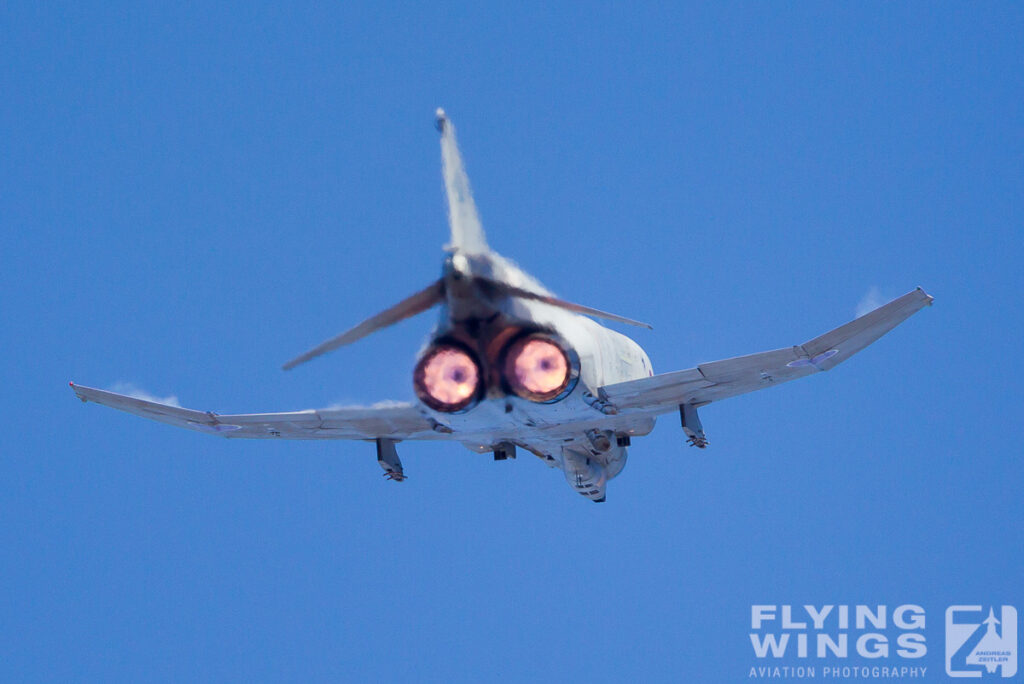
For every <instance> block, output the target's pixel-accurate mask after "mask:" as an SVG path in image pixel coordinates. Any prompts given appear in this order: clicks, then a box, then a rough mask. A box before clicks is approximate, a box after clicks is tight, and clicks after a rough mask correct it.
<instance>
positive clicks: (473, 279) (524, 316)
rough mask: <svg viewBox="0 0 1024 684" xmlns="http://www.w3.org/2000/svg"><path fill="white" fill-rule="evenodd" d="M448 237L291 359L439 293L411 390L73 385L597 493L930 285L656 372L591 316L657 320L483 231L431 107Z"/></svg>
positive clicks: (448, 127)
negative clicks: (573, 289)
mask: <svg viewBox="0 0 1024 684" xmlns="http://www.w3.org/2000/svg"><path fill="white" fill-rule="evenodd" d="M436 126H437V129H438V131H440V134H441V158H442V167H443V175H444V185H445V190H446V194H447V200H448V222H449V227H450V230H451V241H450V243H449V244H448V245H447V246H446V247H445V256H444V261H443V265H442V274H441V277H440V279H438V280H436V281H435V282H433V283H431V284H430V285H428V286H427V287H425V288H424V289H423V290H421V291H419V292H417V293H415V294H413V295H411V296H409V297H407V298H405V299H403V300H402V301H400V302H399V303H397V304H395V305H394V306H392V307H391V308H389V309H387V310H386V311H382V312H381V313H379V314H377V315H375V316H372V317H370V318H368V319H366V320H365V321H363V322H362V323H360V324H359V325H357V326H355V327H354V328H352V329H351V330H348V331H347V332H344V333H342V334H340V335H338V336H337V337H334V338H332V339H330V340H327V341H326V342H324V343H323V344H320V345H319V346H317V347H315V348H313V349H311V350H310V351H308V352H306V353H304V354H302V355H300V356H298V357H296V358H295V359H292V360H291V361H289V362H288V363H286V364H285V365H284V368H285V369H291V368H295V367H296V366H298V365H300V364H303V363H306V362H307V361H310V360H312V359H314V358H316V357H318V356H321V355H323V354H326V353H327V352H329V351H332V350H334V349H337V348H338V347H341V346H344V345H347V344H351V343H353V342H355V341H357V340H360V339H362V338H363V337H366V336H367V335H369V334H371V333H373V332H374V331H376V330H380V329H381V328H385V327H387V326H390V325H393V324H395V323H397V322H398V321H401V320H404V319H406V318H409V317H410V316H414V315H416V314H419V313H422V312H424V311H427V310H428V309H431V308H432V307H434V306H439V307H440V317H439V319H438V321H437V324H436V326H435V327H434V329H433V331H432V333H431V335H430V341H429V343H428V344H427V345H426V346H425V347H424V349H423V350H422V351H421V353H420V354H419V356H418V360H417V361H416V364H415V366H414V367H413V369H412V385H413V389H414V391H415V395H416V397H417V401H415V402H410V403H394V402H387V403H385V404H378V405H375V406H370V407H343V408H325V409H317V410H306V411H294V412H287V413H244V414H218V413H213V412H210V411H195V410H192V409H186V408H180V407H178V406H168V405H165V404H160V403H156V402H153V401H149V400H146V399H142V398H137V397H131V396H126V395H122V394H116V393H114V392H109V391H106V390H102V389H94V388H91V387H85V386H82V385H76V384H75V383H71V388H72V389H73V390H74V392H75V394H76V395H77V396H78V397H79V398H80V399H81V400H82V401H86V402H88V401H91V402H95V403H97V404H103V405H105V406H110V407H113V408H116V409H120V410H122V411H127V412H129V413H134V414H136V415H139V416H143V417H145V418H150V419H152V420H157V421H160V422H164V423H169V424H171V425H176V426H178V427H183V428H188V429H190V430H197V431H199V432H207V433H210V434H213V435H219V436H221V437H227V438H229V439H238V438H247V439H350V440H365V441H368V442H375V443H376V456H377V461H378V463H379V464H380V466H381V467H382V468H383V469H384V475H385V477H387V478H389V479H391V480H396V481H402V480H404V479H405V478H406V476H405V471H404V469H403V467H402V462H401V460H400V459H399V457H398V453H397V449H396V445H397V444H398V443H399V442H403V441H409V440H448V441H453V442H459V443H461V444H463V445H465V446H466V447H468V448H469V449H470V450H472V451H474V452H477V453H481V454H483V453H490V454H493V457H494V459H495V460H504V459H509V458H515V457H516V454H517V450H519V449H522V450H523V451H526V452H529V453H531V454H533V455H534V456H536V457H538V458H539V459H540V460H541V461H543V462H544V463H545V464H547V465H548V466H550V467H552V468H557V469H559V470H561V471H562V472H563V473H564V474H565V479H566V481H567V482H568V484H569V486H570V487H571V488H572V489H573V490H574V491H576V492H577V493H579V494H581V495H582V496H583V497H585V498H587V499H589V500H591V501H595V502H602V501H604V500H605V497H606V491H607V486H608V481H609V480H611V479H612V478H614V477H615V476H617V475H618V474H619V473H620V472H621V471H622V468H623V466H625V464H626V452H627V448H628V447H629V446H630V443H631V441H632V440H633V438H635V437H640V436H643V435H647V434H648V433H650V432H651V430H652V429H653V428H654V423H655V420H656V419H657V417H658V416H660V415H663V414H667V413H676V414H678V416H679V420H680V422H681V425H682V431H683V433H684V435H685V437H686V439H687V441H688V442H689V444H690V445H692V446H694V447H697V448H701V449H703V448H705V447H707V445H708V440H707V437H706V436H705V434H704V428H703V426H702V424H701V420H700V417H699V416H698V410H699V409H701V408H702V407H704V406H707V405H708V404H710V403H712V402H716V401H721V400H723V399H728V398H729V397H735V396H738V395H740V394H746V393H747V392H753V391H755V390H759V389H764V388H766V387H774V386H776V385H780V384H782V383H784V382H788V381H790V380H795V379H796V378H802V377H804V376H806V375H811V374H813V373H817V372H819V371H826V370H829V369H830V368H832V367H834V366H836V365H838V364H839V363H841V362H843V361H845V360H846V359H848V358H849V357H850V356H852V355H853V354H855V353H857V352H858V351H860V350H861V349H863V348H864V347H866V346H868V345H869V344H871V343H872V342H874V341H875V340H877V339H878V338H879V337H881V336H882V335H884V334H885V333H887V332H888V331H889V330H892V329H893V328H894V327H896V326H897V325H898V324H900V323H901V322H903V321H904V320H906V319H907V318H908V317H909V316H910V315H911V314H913V313H915V312H917V311H918V310H919V309H921V308H922V307H924V306H925V305H929V304H931V303H932V297H931V296H929V295H928V294H926V293H925V292H924V291H923V290H921V289H920V288H918V289H915V290H913V291H912V292H909V293H907V294H905V295H903V296H902V297H898V298H897V299H894V300H893V301H891V302H889V303H888V304H885V305H884V306H881V307H879V308H877V309H875V310H874V311H871V312H870V313H868V314H866V315H864V316H861V317H860V318H857V319H856V320H854V321H851V322H850V323H847V324H846V325H843V326H840V327H839V328H836V329H835V330H832V331H830V332H827V333H825V334H824V335H821V336H819V337H815V338H814V339H812V340H810V341H808V342H804V343H803V344H797V345H793V346H789V347H783V348H781V349H775V350H772V351H765V352H760V353H756V354H751V355H749V356H740V357H736V358H731V359H725V360H722V361H714V362H711V363H702V364H699V365H698V366H696V367H695V368H689V369H686V370H679V371H674V372H671V373H662V374H658V375H655V373H654V370H653V366H652V365H651V361H650V359H649V358H648V357H647V354H646V353H645V352H644V350H643V349H642V348H641V347H640V345H639V344H637V343H636V342H634V341H633V340H632V339H630V338H629V337H627V336H625V335H623V334H621V333H618V332H616V331H614V330H610V329H609V328H606V327H604V326H603V325H601V324H600V323H598V322H597V320H595V319H602V320H611V321H616V322H619V323H625V324H629V325H634V326H640V327H645V328H650V326H649V325H647V324H645V323H641V322H639V321H634V320H632V319H629V318H626V317H624V316H618V315H615V314H611V313H608V312H605V311H601V310H598V309H594V308H591V307H589V306H583V305H580V304H574V303H572V302H568V301H565V300H563V299H559V298H558V297H555V296H554V295H553V294H552V293H551V292H549V291H548V290H547V289H545V288H544V286H543V285H541V284H540V283H539V282H538V281H537V280H535V279H534V278H533V277H531V276H530V275H528V274H526V273H525V272H524V271H522V270H521V269H520V268H518V267H517V266H516V265H515V264H514V263H512V262H511V261H509V260H508V259H505V258H504V257H502V256H500V255H499V254H497V253H495V252H494V251H493V250H492V249H491V248H490V247H489V246H488V244H487V239H486V237H485V235H484V231H483V229H482V227H481V223H480V218H479V216H478V213H477V209H476V204H475V202H474V200H473V195H472V193H471V191H470V185H469V180H468V178H467V176H466V172H465V169H464V167H463V162H462V158H461V156H460V154H459V149H458V145H457V143H456V138H455V126H454V125H453V124H452V123H451V121H450V120H449V119H448V117H447V116H446V115H445V113H444V111H443V110H440V109H439V110H438V111H437V115H436Z"/></svg>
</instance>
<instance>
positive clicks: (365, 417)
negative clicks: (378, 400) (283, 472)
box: [71, 383, 446, 440]
mask: <svg viewBox="0 0 1024 684" xmlns="http://www.w3.org/2000/svg"><path fill="white" fill-rule="evenodd" d="M71 389H72V390H74V392H75V394H76V395H78V398H79V399H81V400H82V401H91V402H94V403H97V404H102V405H104V406H110V407H111V408H116V409H119V410H121V411H127V412H128V413H134V414H135V415H137V416H142V417H143V418H149V419H151V420H157V421H160V422H161V423H167V424H169V425H176V426H178V427H183V428H188V429H190V430H196V431H198V432H206V433H209V434H213V435H219V436H221V437H233V438H245V439H367V440H372V439H377V438H385V439H393V440H402V439H443V438H444V437H445V436H446V435H445V434H444V433H443V432H441V431H438V430H436V429H435V427H436V425H437V424H436V423H434V422H432V421H431V420H430V419H429V418H427V417H425V416H423V415H422V414H421V413H420V412H419V410H418V409H417V408H416V407H415V406H413V405H412V404H399V403H389V404H382V405H377V406H347V407H339V408H326V409H317V410H308V411H292V412H289V413H240V414H218V413H211V412H209V411H195V410H193V409H186V408H181V407H179V406H169V405H167V404H159V403H157V402H153V401H147V400H145V399H138V398H135V397H130V396H127V395H124V394H117V393H115V392H108V391H106V390H101V389H94V388H92V387H83V386H81V385H76V384H74V383H71Z"/></svg>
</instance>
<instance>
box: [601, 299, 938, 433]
mask: <svg viewBox="0 0 1024 684" xmlns="http://www.w3.org/2000/svg"><path fill="white" fill-rule="evenodd" d="M931 303H932V297H931V296H930V295H928V294H926V293H925V291H924V290H922V289H921V288H917V289H916V290H914V291H913V292H909V293H907V294H905V295H903V296H902V297H898V298H896V299H894V300H893V301H891V302H889V303H888V304H885V305H883V306H880V307H879V308H877V309H875V310H874V311H871V312H869V313H867V314H864V315H863V316H861V317H860V318H857V319H855V320H853V321H851V322H849V323H847V324H846V325H843V326H840V327H838V328H836V329H835V330H832V331H830V332H827V333H825V334H824V335H821V336H820V337H816V338H814V339H813V340H811V341H810V342H805V343H804V344H800V345H796V346H794V347H785V348H783V349H776V350H774V351H766V352H761V353H759V354H750V355H749V356H738V357H736V358H732V359H725V360H723V361H713V362H711V363H702V364H700V365H698V366H697V367H696V368H690V369H688V370H682V371H676V372H674V373H663V374H661V375H654V376H652V377H649V378H641V379H639V380H629V381H627V382H620V383H616V384H614V385H606V386H605V387H602V388H601V389H600V390H599V394H600V398H601V399H602V401H603V402H604V403H605V404H607V405H609V406H610V407H612V408H613V410H618V411H620V412H628V411H641V412H646V413H653V414H658V413H667V412H669V411H674V410H676V409H678V408H679V406H680V405H681V404H690V405H691V406H694V407H700V406H703V405H704V404H709V403H711V402H713V401H720V400H722V399H728V398H729V397H735V396H737V395H740V394H746V393H747V392H753V391H755V390H759V389H764V388H766V387H772V386H774V385H779V384H781V383H784V382H788V381H789V380H795V379H796V378H802V377H804V376H805V375H810V374H812V373H817V372H818V371H825V370H829V369H830V368H832V367H833V366H836V365H838V364H840V363H842V362H843V361H845V360H846V359H848V358H850V357H851V356H853V355H854V354H856V353H857V352H859V351H860V350H861V349H863V348H864V347H866V346H868V345H869V344H871V343H872V342H874V341H875V340H877V339H878V338H879V337H881V336H882V335H884V334H885V333H887V332H889V331H890V330H892V329H893V328H895V327H896V326H897V325H899V324H900V323H902V322H903V321H904V320H906V319H907V318H909V317H910V316H911V315H912V314H914V313H916V312H917V311H919V310H920V309H921V308H922V307H924V306H926V305H929V304H931Z"/></svg>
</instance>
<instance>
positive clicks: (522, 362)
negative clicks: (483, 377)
mask: <svg viewBox="0 0 1024 684" xmlns="http://www.w3.org/2000/svg"><path fill="white" fill-rule="evenodd" d="M571 370H572V369H571V366H570V364H569V357H568V355H567V354H566V353H565V350H564V349H562V347H561V346H559V345H558V344H557V343H556V342H555V341H554V340H550V339H547V338H543V337H524V338H522V339H520V340H518V341H517V342H515V343H513V345H512V346H511V347H510V348H509V350H508V355H507V356H506V357H505V379H506V380H507V381H508V383H509V385H510V386H511V387H512V391H514V392H515V393H516V394H518V395H519V396H521V397H523V398H524V399H529V400H530V401H550V400H552V399H555V398H556V397H558V396H559V395H561V394H562V392H563V391H564V390H565V389H566V387H567V386H568V385H569V380H570V378H571Z"/></svg>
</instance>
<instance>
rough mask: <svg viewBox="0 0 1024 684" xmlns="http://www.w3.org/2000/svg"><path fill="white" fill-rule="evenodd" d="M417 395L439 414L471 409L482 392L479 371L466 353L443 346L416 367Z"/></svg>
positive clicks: (424, 358) (415, 382) (429, 353)
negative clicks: (468, 407) (479, 392)
mask: <svg viewBox="0 0 1024 684" xmlns="http://www.w3.org/2000/svg"><path fill="white" fill-rule="evenodd" d="M414 385H415V388H416V394H417V395H418V396H419V398H420V399H421V400H423V402H424V403H425V404H427V406H430V407H431V408H433V409H436V410H438V411H449V412H451V411H460V410H462V409H464V408H466V407H467V406H469V405H470V404H471V403H472V402H473V400H474V399H476V397H477V395H478V390H479V389H480V369H479V367H478V366H477V363H476V361H474V360H473V357H472V356H470V355H469V354H468V353H467V352H466V351H464V350H463V349H460V348H459V347H455V346H452V345H441V346H438V347H435V348H434V349H433V350H431V351H430V352H428V353H427V354H426V355H425V356H424V357H423V358H422V359H420V362H419V363H418V364H416V373H415V375H414Z"/></svg>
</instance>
